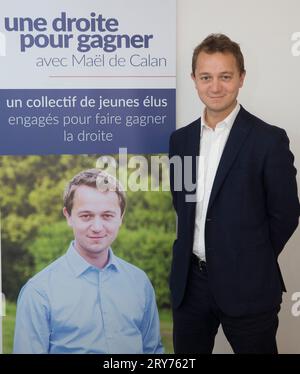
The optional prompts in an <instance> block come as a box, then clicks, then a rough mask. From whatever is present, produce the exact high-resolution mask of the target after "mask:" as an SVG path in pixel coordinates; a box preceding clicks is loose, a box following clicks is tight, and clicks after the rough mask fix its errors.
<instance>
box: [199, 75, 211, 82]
mask: <svg viewBox="0 0 300 374" xmlns="http://www.w3.org/2000/svg"><path fill="white" fill-rule="evenodd" d="M209 79H210V77H208V76H206V75H204V76H202V77H200V80H202V81H204V82H205V81H208V80H209Z"/></svg>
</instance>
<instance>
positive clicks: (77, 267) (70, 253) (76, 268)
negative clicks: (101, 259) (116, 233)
mask: <svg viewBox="0 0 300 374" xmlns="http://www.w3.org/2000/svg"><path fill="white" fill-rule="evenodd" d="M66 259H67V262H68V264H69V266H70V268H71V270H72V272H73V273H74V275H75V276H76V277H79V276H80V275H81V274H83V273H84V272H86V271H87V270H88V269H96V270H98V271H104V270H106V269H108V268H111V269H112V270H116V271H118V269H119V267H120V263H119V261H118V258H117V256H115V255H114V253H113V251H112V249H111V248H109V250H108V263H107V264H106V265H105V267H104V268H103V269H101V270H100V269H98V268H96V267H95V266H93V265H91V264H90V263H88V262H87V261H86V260H85V259H84V258H83V257H82V256H80V254H79V253H78V252H77V251H76V249H75V247H74V242H73V241H72V242H71V244H70V246H69V248H68V250H67V253H66Z"/></svg>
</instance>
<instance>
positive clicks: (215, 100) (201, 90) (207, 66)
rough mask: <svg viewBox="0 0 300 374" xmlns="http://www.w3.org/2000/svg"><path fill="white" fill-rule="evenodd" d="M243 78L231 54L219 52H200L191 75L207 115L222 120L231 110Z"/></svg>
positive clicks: (243, 75) (243, 74)
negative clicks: (219, 117)
mask: <svg viewBox="0 0 300 374" xmlns="http://www.w3.org/2000/svg"><path fill="white" fill-rule="evenodd" d="M244 78H245V73H242V74H241V73H240V71H239V69H238V67H237V63H236V60H235V57H234V56H233V55H232V54H231V53H220V52H216V53H212V54H208V53H205V52H200V53H199V55H198V58H197V63H196V69H195V76H193V75H192V79H193V80H194V82H195V86H196V90H197V92H198V95H199V97H200V99H201V101H202V102H203V103H204V104H205V106H206V110H207V114H208V115H210V114H211V115H218V116H221V117H223V118H226V117H227V115H228V114H229V113H230V112H231V111H232V110H233V108H234V106H235V104H236V98H237V96H238V93H239V89H240V88H241V87H242V86H243V82H244Z"/></svg>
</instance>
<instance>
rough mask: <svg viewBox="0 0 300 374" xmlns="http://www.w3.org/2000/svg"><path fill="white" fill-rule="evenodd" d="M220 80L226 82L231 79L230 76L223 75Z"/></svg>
mask: <svg viewBox="0 0 300 374" xmlns="http://www.w3.org/2000/svg"><path fill="white" fill-rule="evenodd" d="M222 79H223V80H224V81H228V80H230V79H231V76H230V75H223V76H222Z"/></svg>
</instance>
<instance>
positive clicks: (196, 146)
mask: <svg viewBox="0 0 300 374" xmlns="http://www.w3.org/2000/svg"><path fill="white" fill-rule="evenodd" d="M200 130H201V118H199V119H198V120H197V121H195V124H194V126H191V127H190V133H189V135H188V137H187V142H186V150H185V153H184V154H185V156H191V158H192V160H189V161H188V162H187V163H189V162H190V161H192V181H193V182H194V183H195V186H196V182H197V159H198V158H197V157H198V156H199V153H200Z"/></svg>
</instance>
